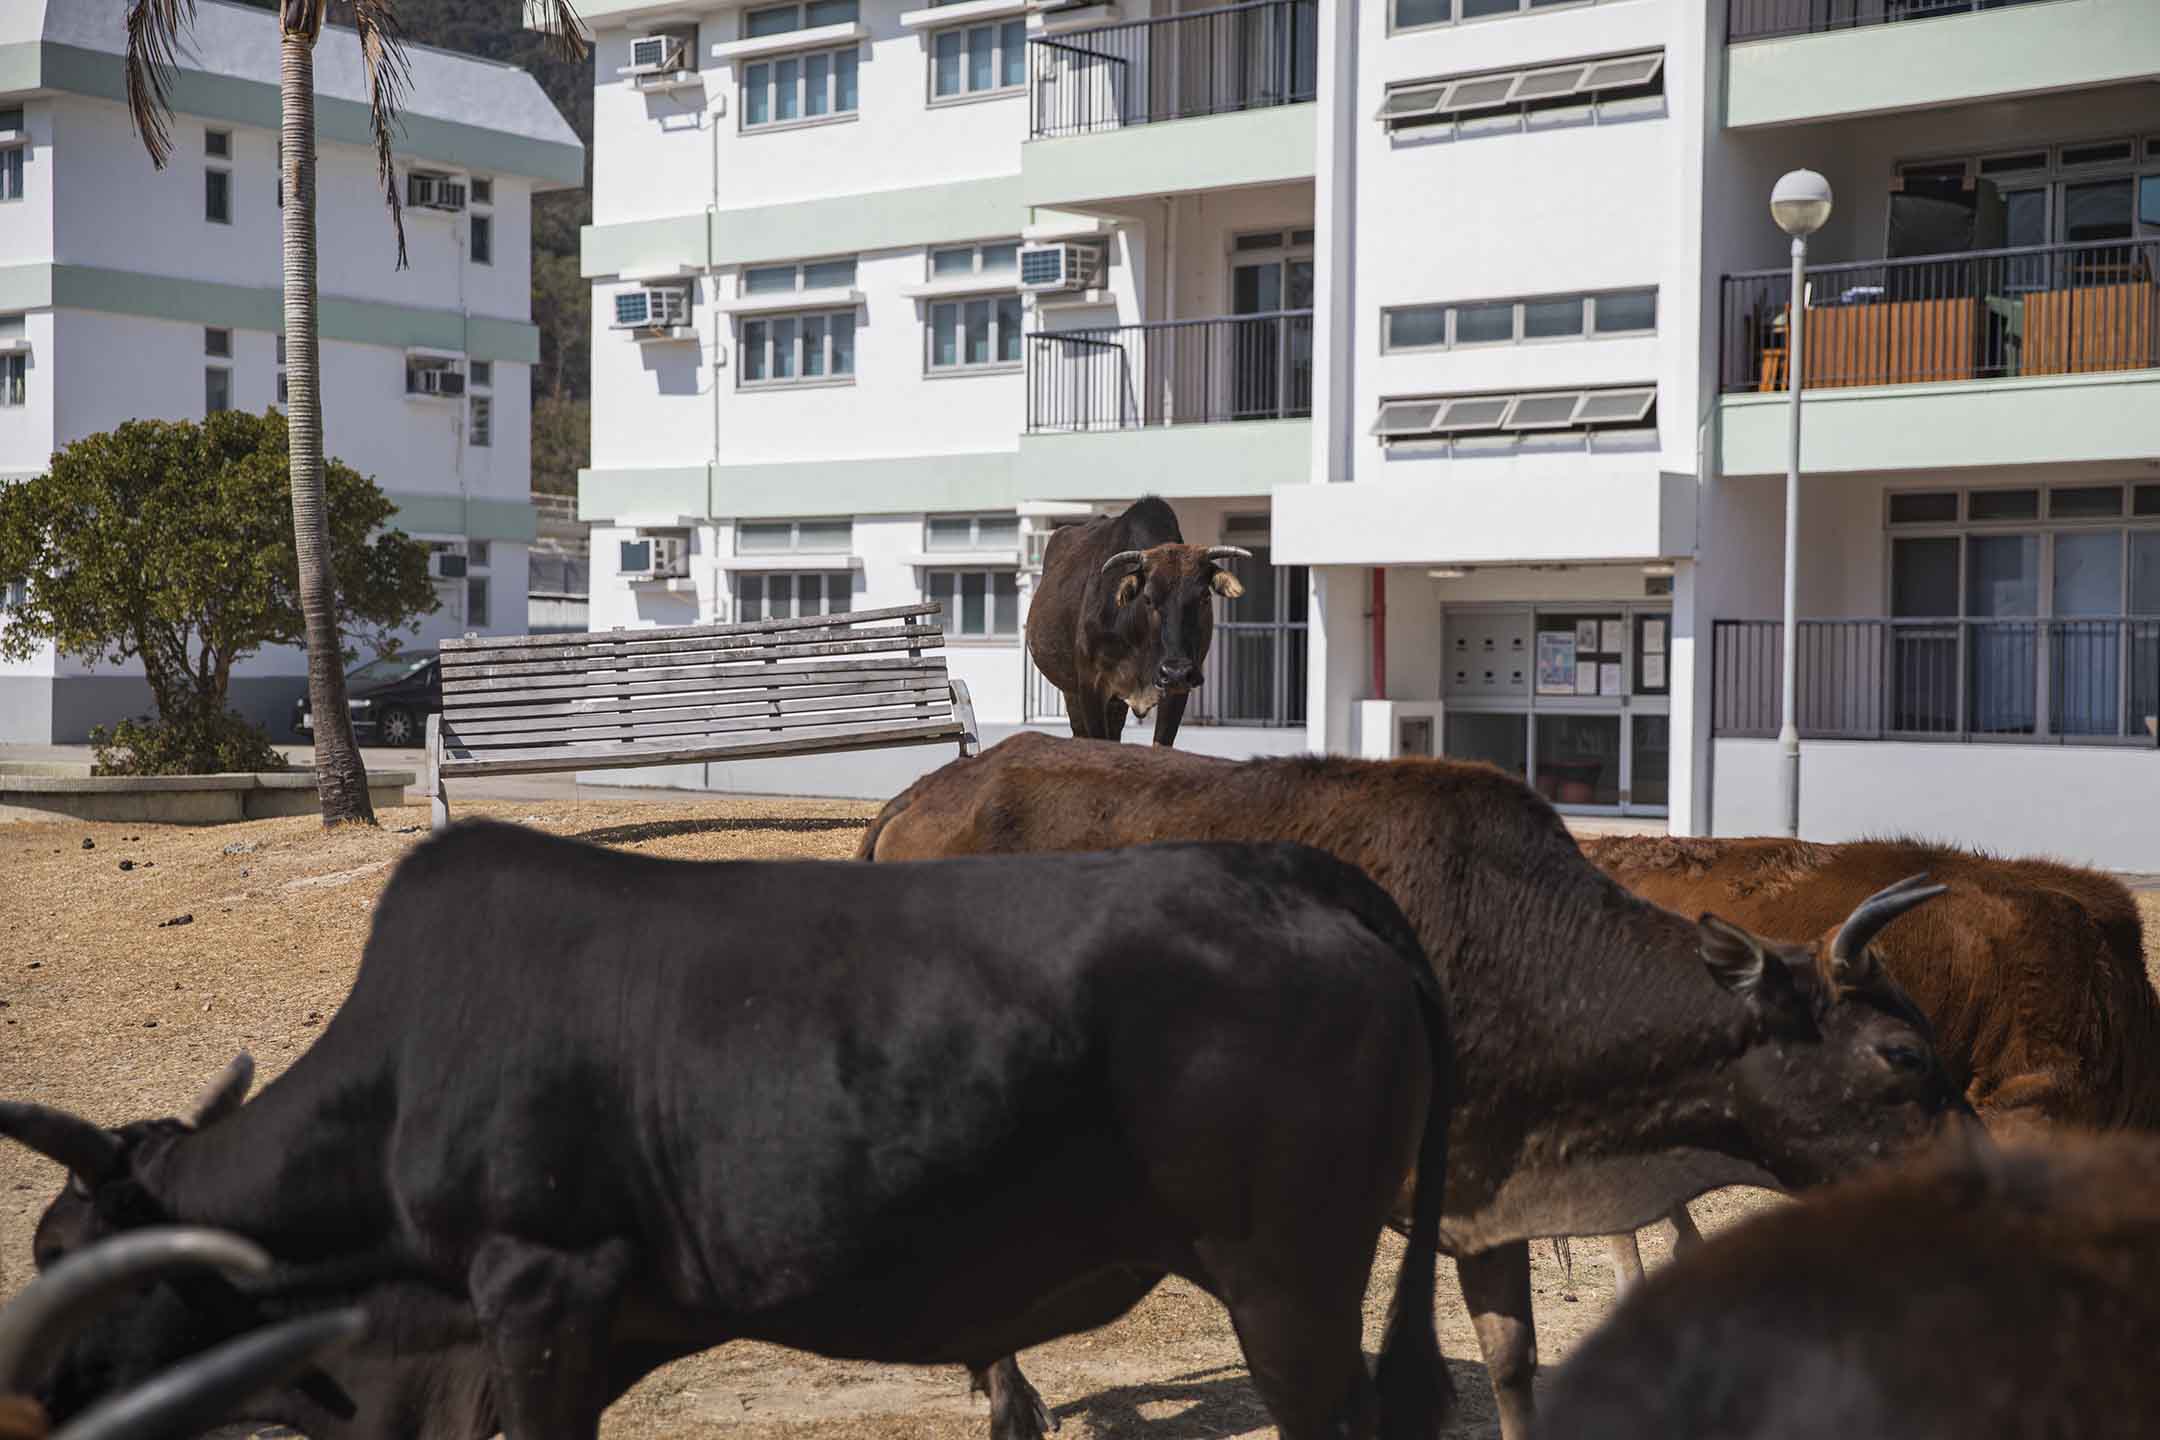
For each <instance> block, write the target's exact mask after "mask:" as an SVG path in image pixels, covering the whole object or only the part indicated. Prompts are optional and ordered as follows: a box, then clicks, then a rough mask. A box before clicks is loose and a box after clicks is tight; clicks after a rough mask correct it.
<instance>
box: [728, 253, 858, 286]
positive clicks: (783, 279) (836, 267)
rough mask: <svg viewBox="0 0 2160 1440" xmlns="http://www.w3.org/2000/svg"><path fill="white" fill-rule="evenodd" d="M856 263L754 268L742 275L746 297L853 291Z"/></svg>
mask: <svg viewBox="0 0 2160 1440" xmlns="http://www.w3.org/2000/svg"><path fill="white" fill-rule="evenodd" d="M854 288H855V259H854V257H853V256H850V257H848V258H847V259H845V260H811V261H807V262H805V263H802V264H788V265H752V266H750V267H749V268H748V269H746V270H744V271H743V272H742V293H743V294H745V295H785V294H788V293H789V292H790V291H795V290H852V289H854Z"/></svg>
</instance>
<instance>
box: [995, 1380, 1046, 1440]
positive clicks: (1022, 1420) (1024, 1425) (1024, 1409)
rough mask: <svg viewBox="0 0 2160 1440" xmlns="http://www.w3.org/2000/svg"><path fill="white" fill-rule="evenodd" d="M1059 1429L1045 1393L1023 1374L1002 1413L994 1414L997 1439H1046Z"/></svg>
mask: <svg viewBox="0 0 2160 1440" xmlns="http://www.w3.org/2000/svg"><path fill="white" fill-rule="evenodd" d="M1057 1429H1058V1419H1057V1417H1056V1416H1055V1415H1052V1414H1051V1413H1050V1407H1049V1406H1047V1405H1045V1404H1044V1403H1043V1398H1042V1392H1041V1391H1039V1390H1037V1389H1036V1388H1035V1387H1034V1386H1033V1385H1031V1384H1029V1383H1028V1381H1027V1380H1026V1379H1025V1378H1023V1377H1021V1376H1019V1375H1015V1376H1014V1377H1013V1387H1012V1389H1011V1391H1009V1392H1008V1393H1007V1395H1006V1396H1005V1403H1004V1404H1003V1405H1001V1406H999V1407H998V1413H997V1414H995V1415H993V1416H991V1417H990V1434H991V1436H992V1437H993V1440H1043V1437H1044V1436H1046V1435H1050V1434H1054V1433H1055V1432H1056V1431H1057Z"/></svg>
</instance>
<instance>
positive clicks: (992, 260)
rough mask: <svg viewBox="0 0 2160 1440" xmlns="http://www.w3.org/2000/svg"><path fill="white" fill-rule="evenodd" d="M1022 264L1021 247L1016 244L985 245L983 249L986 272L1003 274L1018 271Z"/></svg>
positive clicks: (983, 264) (983, 266)
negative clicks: (1003, 272)
mask: <svg viewBox="0 0 2160 1440" xmlns="http://www.w3.org/2000/svg"><path fill="white" fill-rule="evenodd" d="M1019 264H1020V247H1019V246H1018V245H1015V244H1005V245H985V246H983V247H982V268H983V270H984V271H985V272H992V271H997V272H1002V271H1006V270H1013V269H1017V268H1018V267H1019Z"/></svg>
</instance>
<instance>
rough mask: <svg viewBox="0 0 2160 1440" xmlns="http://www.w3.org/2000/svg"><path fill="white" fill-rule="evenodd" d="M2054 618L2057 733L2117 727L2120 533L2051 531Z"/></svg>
mask: <svg viewBox="0 0 2160 1440" xmlns="http://www.w3.org/2000/svg"><path fill="white" fill-rule="evenodd" d="M2052 598H2053V600H2054V609H2053V611H2052V612H2051V613H2052V614H2053V616H2054V623H2053V624H2052V625H2050V626H2048V701H2049V718H2050V719H2051V721H2052V722H2053V724H2052V727H2051V728H2053V730H2054V731H2055V733H2056V734H2058V735H2119V734H2121V733H2122V684H2121V680H2122V647H2123V639H2124V636H2123V627H2122V624H2121V622H2120V621H2118V620H2116V619H2114V618H2106V619H2101V618H2097V617H2102V616H2106V617H2114V616H2119V615H2121V614H2122V613H2123V610H2122V602H2123V536H2122V532H2121V531H2120V530H2078V531H2064V532H2061V533H2059V534H2057V535H2056V536H2055V578H2054V585H2053V591H2052Z"/></svg>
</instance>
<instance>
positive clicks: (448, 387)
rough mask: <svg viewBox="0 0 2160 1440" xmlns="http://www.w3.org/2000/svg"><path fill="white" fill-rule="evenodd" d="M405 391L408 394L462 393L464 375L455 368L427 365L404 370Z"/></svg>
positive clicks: (447, 394) (445, 394)
mask: <svg viewBox="0 0 2160 1440" xmlns="http://www.w3.org/2000/svg"><path fill="white" fill-rule="evenodd" d="M405 393H406V394H408V395H443V396H453V395H463V394H464V393H465V377H464V376H463V375H461V374H459V373H458V372H457V371H455V370H442V369H436V368H434V367H429V368H426V369H420V370H408V371H406V372H405Z"/></svg>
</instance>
